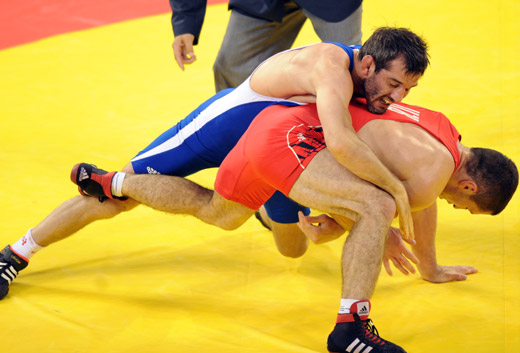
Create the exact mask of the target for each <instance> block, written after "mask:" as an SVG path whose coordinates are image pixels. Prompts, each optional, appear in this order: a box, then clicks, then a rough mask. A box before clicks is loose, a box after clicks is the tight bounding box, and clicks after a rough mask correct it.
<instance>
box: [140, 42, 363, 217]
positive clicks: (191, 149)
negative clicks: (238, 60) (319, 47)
mask: <svg viewBox="0 0 520 353" xmlns="http://www.w3.org/2000/svg"><path fill="white" fill-rule="evenodd" d="M327 43H331V44H335V45H337V46H339V47H340V48H342V49H343V50H345V52H346V53H347V55H348V56H349V58H350V66H349V71H350V72H352V69H353V62H354V60H353V59H354V52H353V50H354V49H359V48H360V47H361V46H360V45H352V46H347V45H345V44H341V43H336V42H327ZM289 50H295V49H289ZM260 65H261V64H260ZM250 79H251V76H249V78H248V79H247V80H245V81H244V82H243V83H242V84H241V85H240V86H238V87H237V88H234V89H232V88H230V89H226V90H223V91H220V92H218V93H217V94H216V95H214V96H213V97H211V98H210V99H208V100H207V101H205V102H204V103H202V104H201V105H200V106H199V107H198V108H197V109H195V110H194V111H193V112H191V113H190V114H189V115H188V116H187V117H185V118H184V119H182V120H181V121H180V122H179V123H178V124H177V125H175V126H173V127H172V128H170V129H169V130H167V131H166V132H164V133H163V134H162V135H160V136H159V137H158V138H157V139H155V141H153V142H152V143H151V144H150V145H149V146H148V147H146V148H145V149H144V150H142V151H141V152H139V154H138V155H137V156H135V157H134V158H133V159H132V161H131V162H132V166H133V168H134V171H135V173H137V174H165V175H174V176H180V177H185V176H188V175H191V174H193V173H195V172H198V171H200V170H203V169H207V168H217V167H219V166H220V164H221V163H222V161H223V160H224V158H225V157H226V155H227V154H228V153H229V152H230V151H231V150H232V149H233V147H234V146H235V145H236V143H237V142H238V140H239V139H240V137H241V136H242V135H243V134H244V132H245V131H246V130H247V128H248V127H249V124H250V123H251V121H252V120H253V119H254V118H255V116H256V115H258V113H260V112H261V111H262V110H263V109H265V108H266V107H268V106H270V105H273V104H283V105H289V106H295V105H301V104H305V103H298V102H294V101H289V100H286V99H281V98H274V97H265V96H262V95H259V94H257V93H256V92H254V91H253V90H251V88H250V84H249V82H250ZM264 206H265V208H266V210H267V213H268V215H269V217H270V218H271V219H272V220H273V221H275V222H278V223H296V222H298V211H299V210H301V211H303V212H304V214H306V215H308V214H309V213H310V210H309V209H308V208H307V207H303V206H301V205H299V204H297V203H295V202H294V201H292V200H290V199H288V198H287V197H286V196H285V195H283V194H282V193H281V192H276V193H275V194H274V195H273V196H272V197H271V199H269V201H268V202H267V203H266V204H265V205H264Z"/></svg>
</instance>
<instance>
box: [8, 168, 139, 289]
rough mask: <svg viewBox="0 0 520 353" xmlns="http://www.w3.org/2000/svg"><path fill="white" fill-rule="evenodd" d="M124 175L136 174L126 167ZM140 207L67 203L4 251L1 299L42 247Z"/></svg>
mask: <svg viewBox="0 0 520 353" xmlns="http://www.w3.org/2000/svg"><path fill="white" fill-rule="evenodd" d="M124 171H125V172H127V173H133V169H132V166H131V165H130V164H129V165H127V166H126V167H125V168H124ZM138 204H139V203H138V202H136V201H134V200H126V201H120V200H106V201H105V202H103V203H101V202H99V200H98V199H97V198H96V197H85V196H76V197H74V198H72V199H70V200H68V201H65V202H64V203H63V204H61V205H60V206H58V207H57V208H56V209H55V210H54V211H52V212H51V213H50V214H49V215H48V216H47V217H46V218H45V219H44V220H43V221H42V222H40V223H39V224H38V225H36V227H34V228H33V229H30V230H29V231H27V233H26V234H25V235H24V236H23V237H22V238H20V239H19V240H18V241H16V242H15V243H13V244H12V245H8V246H7V247H5V248H4V249H3V250H2V254H1V255H0V274H1V276H0V299H3V298H4V297H5V296H6V295H7V293H8V292H9V285H10V283H11V281H12V280H14V279H15V278H16V276H17V275H18V272H19V271H21V270H23V269H24V268H25V267H26V266H27V265H28V262H29V258H31V257H32V256H33V255H34V254H35V253H36V252H37V251H38V250H40V249H41V248H42V247H44V246H47V245H50V244H52V243H55V242H57V241H59V240H62V239H65V238H67V237H69V236H71V235H72V234H74V233H75V232H77V231H78V230H79V229H81V228H83V227H84V226H86V225H87V224H90V223H92V222H94V221H96V220H99V219H106V218H111V217H114V216H115V215H117V214H119V213H121V212H122V211H127V210H130V209H132V208H134V207H135V206H137V205H138Z"/></svg>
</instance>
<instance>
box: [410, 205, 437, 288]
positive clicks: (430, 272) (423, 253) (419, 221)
mask: <svg viewBox="0 0 520 353" xmlns="http://www.w3.org/2000/svg"><path fill="white" fill-rule="evenodd" d="M412 217H413V223H414V229H415V235H416V244H415V245H413V246H412V251H413V253H414V254H415V256H417V258H418V259H419V261H420V263H419V264H418V265H417V269H418V270H419V272H420V273H421V276H422V278H424V279H425V280H427V281H430V280H433V279H434V277H435V275H436V274H437V273H438V264H437V255H436V250H435V233H436V231H437V204H436V203H434V204H433V205H432V206H430V207H428V208H426V209H424V210H422V211H420V212H414V213H413V214H412Z"/></svg>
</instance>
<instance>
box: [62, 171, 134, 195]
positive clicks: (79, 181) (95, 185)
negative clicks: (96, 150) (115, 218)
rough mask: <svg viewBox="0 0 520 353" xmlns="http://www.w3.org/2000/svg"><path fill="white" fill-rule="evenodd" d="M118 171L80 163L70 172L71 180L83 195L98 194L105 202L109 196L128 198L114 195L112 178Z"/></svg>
mask: <svg viewBox="0 0 520 353" xmlns="http://www.w3.org/2000/svg"><path fill="white" fill-rule="evenodd" d="M115 174H116V172H110V173H109V172H107V171H106V170H103V169H99V168H96V166H95V165H93V164H88V163H78V164H76V165H75V166H74V167H73V168H72V171H71V172H70V180H71V181H72V182H73V183H74V184H76V185H77V186H78V190H79V193H80V194H81V195H83V196H97V197H99V201H100V202H103V201H105V200H106V199H107V198H110V199H119V200H126V199H127V197H118V196H114V195H112V191H111V186H112V178H113V177H114V175H115Z"/></svg>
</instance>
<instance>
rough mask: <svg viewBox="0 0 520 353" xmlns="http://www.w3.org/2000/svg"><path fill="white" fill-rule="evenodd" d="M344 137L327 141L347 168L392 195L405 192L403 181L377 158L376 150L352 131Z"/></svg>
mask: <svg viewBox="0 0 520 353" xmlns="http://www.w3.org/2000/svg"><path fill="white" fill-rule="evenodd" d="M348 134H349V136H348V137H345V138H342V141H343V143H339V142H334V141H333V142H332V145H331V144H329V142H328V141H327V147H328V148H329V150H330V152H331V153H332V155H333V156H334V158H335V159H336V160H337V161H338V162H339V163H340V164H341V165H343V166H344V167H345V168H347V169H348V170H350V171H351V172H352V173H354V174H355V175H357V176H358V177H360V178H361V179H363V180H366V181H368V182H370V183H372V184H374V185H377V186H378V187H380V188H381V189H383V190H385V191H387V192H388V193H389V194H391V195H392V196H394V197H395V196H397V195H400V194H402V193H405V192H406V190H405V188H404V186H403V184H402V182H401V181H400V180H399V179H398V178H397V177H396V176H395V175H394V174H393V173H392V172H390V170H388V168H386V166H385V165H384V164H383V163H382V162H381V161H380V160H379V159H378V158H377V156H376V155H375V154H374V152H373V151H372V150H371V149H370V148H369V147H368V146H367V145H366V144H365V143H364V142H363V141H361V140H360V139H359V138H358V136H357V134H356V133H355V132H354V131H352V132H349V133H348Z"/></svg>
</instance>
